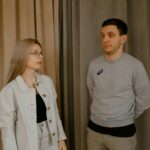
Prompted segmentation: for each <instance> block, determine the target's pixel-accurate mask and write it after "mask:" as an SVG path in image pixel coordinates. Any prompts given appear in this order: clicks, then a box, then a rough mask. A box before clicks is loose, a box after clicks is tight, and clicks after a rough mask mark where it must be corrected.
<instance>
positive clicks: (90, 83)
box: [87, 63, 94, 98]
mask: <svg viewBox="0 0 150 150" xmlns="http://www.w3.org/2000/svg"><path fill="white" fill-rule="evenodd" d="M92 72H93V69H92V64H91V63H90V65H89V67H88V72H87V87H88V90H89V94H90V96H91V98H92V97H93V88H94V82H93V78H92Z"/></svg>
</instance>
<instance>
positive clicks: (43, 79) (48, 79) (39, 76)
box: [37, 73, 53, 83]
mask: <svg viewBox="0 0 150 150" xmlns="http://www.w3.org/2000/svg"><path fill="white" fill-rule="evenodd" d="M37 81H38V82H46V83H49V82H51V83H53V81H52V78H51V77H50V76H48V75H46V74H39V73H38V74H37Z"/></svg>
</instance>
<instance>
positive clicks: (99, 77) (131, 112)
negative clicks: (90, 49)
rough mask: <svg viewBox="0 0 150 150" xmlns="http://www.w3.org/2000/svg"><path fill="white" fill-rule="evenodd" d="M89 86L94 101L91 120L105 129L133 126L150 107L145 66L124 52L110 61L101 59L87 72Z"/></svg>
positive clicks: (149, 83)
mask: <svg viewBox="0 0 150 150" xmlns="http://www.w3.org/2000/svg"><path fill="white" fill-rule="evenodd" d="M87 86H88V89H89V93H90V95H91V98H92V104H91V116H90V119H91V120H92V121H93V122H95V123H96V124H98V125H101V126H105V127H120V126H125V125H129V124H132V123H134V120H135V119H136V118H137V117H138V116H139V115H141V114H142V113H143V112H144V110H146V109H147V108H149V107H150V82H149V79H148V76H147V73H146V71H145V68H144V66H143V64H142V63H141V62H140V61H139V60H138V59H136V58H134V57H132V56H130V55H128V54H127V53H123V55H122V56H121V58H119V59H118V60H116V61H113V62H110V61H106V60H105V59H104V56H100V57H98V58H96V59H94V60H93V61H92V62H91V63H90V65H89V69H88V75H87Z"/></svg>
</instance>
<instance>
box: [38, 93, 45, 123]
mask: <svg viewBox="0 0 150 150" xmlns="http://www.w3.org/2000/svg"><path fill="white" fill-rule="evenodd" d="M36 114H37V123H40V122H43V121H45V120H47V116H46V106H45V103H44V101H43V99H42V97H41V96H40V95H39V93H37V94H36Z"/></svg>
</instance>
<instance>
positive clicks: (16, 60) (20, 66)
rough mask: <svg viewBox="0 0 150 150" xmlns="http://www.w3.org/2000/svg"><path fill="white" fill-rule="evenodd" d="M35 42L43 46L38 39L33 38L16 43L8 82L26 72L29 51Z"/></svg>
mask: <svg viewBox="0 0 150 150" xmlns="http://www.w3.org/2000/svg"><path fill="white" fill-rule="evenodd" d="M34 44H38V45H39V46H40V47H41V44H40V42H39V41H38V40H36V39H31V38H28V39H23V40H21V41H19V42H18V43H17V44H16V46H15V48H14V52H13V56H12V59H11V64H10V69H9V73H8V80H7V83H9V82H10V81H12V80H14V79H15V78H16V77H17V76H18V75H21V74H22V73H23V72H24V70H25V67H26V60H27V56H28V53H29V51H30V49H31V47H32V46H33V45H34Z"/></svg>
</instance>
